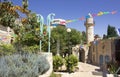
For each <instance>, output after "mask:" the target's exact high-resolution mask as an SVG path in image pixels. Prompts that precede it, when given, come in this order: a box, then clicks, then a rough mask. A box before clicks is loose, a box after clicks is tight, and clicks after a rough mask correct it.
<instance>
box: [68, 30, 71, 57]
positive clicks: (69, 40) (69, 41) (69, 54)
mask: <svg viewBox="0 0 120 77" xmlns="http://www.w3.org/2000/svg"><path fill="white" fill-rule="evenodd" d="M67 32H68V50H69V52H68V56H69V55H70V34H69V33H70V32H71V29H70V28H67Z"/></svg>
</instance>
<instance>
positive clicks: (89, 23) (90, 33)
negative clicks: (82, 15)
mask: <svg viewBox="0 0 120 77" xmlns="http://www.w3.org/2000/svg"><path fill="white" fill-rule="evenodd" d="M84 25H85V26H86V36H87V44H90V42H92V41H94V25H95V23H94V20H93V17H92V15H91V14H88V17H87V18H86V21H85V23H84Z"/></svg>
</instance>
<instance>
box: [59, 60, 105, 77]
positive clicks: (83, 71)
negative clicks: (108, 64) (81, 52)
mask: <svg viewBox="0 0 120 77" xmlns="http://www.w3.org/2000/svg"><path fill="white" fill-rule="evenodd" d="M78 67H79V71H77V72H75V73H70V74H69V73H64V72H59V73H60V74H62V77H103V76H102V72H100V71H98V70H99V69H100V68H99V67H97V66H93V65H90V64H86V63H81V62H79V64H78Z"/></svg>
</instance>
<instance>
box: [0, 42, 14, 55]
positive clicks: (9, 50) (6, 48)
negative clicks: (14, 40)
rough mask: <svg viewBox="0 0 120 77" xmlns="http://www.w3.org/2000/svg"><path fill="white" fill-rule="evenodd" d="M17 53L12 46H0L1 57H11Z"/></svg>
mask: <svg viewBox="0 0 120 77" xmlns="http://www.w3.org/2000/svg"><path fill="white" fill-rule="evenodd" d="M15 51H16V50H15V48H14V47H13V45H11V44H0V55H9V54H12V53H14V52H15Z"/></svg>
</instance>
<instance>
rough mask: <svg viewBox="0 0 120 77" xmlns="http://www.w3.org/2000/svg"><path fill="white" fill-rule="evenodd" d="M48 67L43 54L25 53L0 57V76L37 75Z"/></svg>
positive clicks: (22, 76)
mask: <svg viewBox="0 0 120 77" xmlns="http://www.w3.org/2000/svg"><path fill="white" fill-rule="evenodd" d="M49 68H50V65H49V63H48V61H47V60H46V58H45V55H38V54H30V53H29V54H28V53H26V54H22V55H21V54H13V55H8V56H1V58H0V77H38V76H39V75H40V74H44V73H45V72H46V71H48V69H49Z"/></svg>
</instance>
